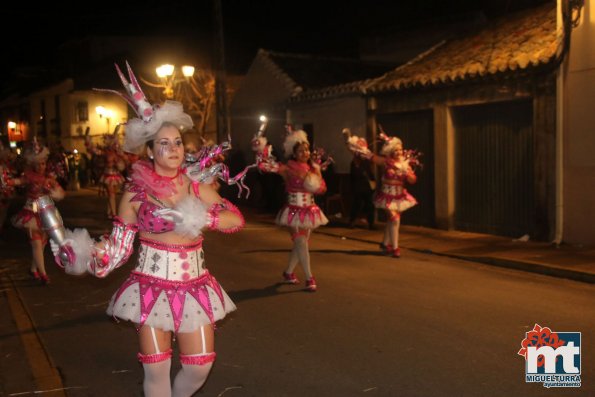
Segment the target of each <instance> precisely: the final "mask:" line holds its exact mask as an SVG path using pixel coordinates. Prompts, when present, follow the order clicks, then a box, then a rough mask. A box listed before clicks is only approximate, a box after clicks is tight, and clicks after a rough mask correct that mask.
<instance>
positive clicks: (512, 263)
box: [314, 230, 595, 284]
mask: <svg viewBox="0 0 595 397" xmlns="http://www.w3.org/2000/svg"><path fill="white" fill-rule="evenodd" d="M314 233H318V234H323V235H327V236H333V237H337V238H345V239H348V240H353V241H359V242H363V243H368V244H374V245H377V244H378V242H377V241H371V240H368V239H364V238H357V237H349V236H347V235H338V234H336V233H332V232H327V231H321V230H316V231H314ZM402 247H403V248H406V249H408V250H410V251H414V252H419V253H423V254H430V255H436V256H444V257H448V258H455V259H460V260H464V261H468V262H477V263H483V264H486V265H491V266H498V267H503V268H507V269H514V270H521V271H525V272H529V273H537V274H541V275H544V276H550V277H556V278H565V279H569V280H573V281H579V282H583V283H588V284H595V274H591V273H585V272H578V271H576V270H570V269H563V268H560V267H554V266H548V265H544V264H541V263H535V262H527V261H518V260H513V259H506V258H497V257H492V256H469V255H456V254H445V253H442V252H437V251H432V250H430V249H423V248H410V247H407V246H406V245H402Z"/></svg>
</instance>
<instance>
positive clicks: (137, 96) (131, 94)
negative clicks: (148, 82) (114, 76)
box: [95, 61, 153, 122]
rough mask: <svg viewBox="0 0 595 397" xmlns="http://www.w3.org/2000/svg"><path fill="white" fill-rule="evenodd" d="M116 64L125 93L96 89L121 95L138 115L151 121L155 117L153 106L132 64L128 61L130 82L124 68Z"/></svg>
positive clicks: (127, 67) (127, 68)
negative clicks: (139, 82)
mask: <svg viewBox="0 0 595 397" xmlns="http://www.w3.org/2000/svg"><path fill="white" fill-rule="evenodd" d="M114 65H115V66H116V72H118V76H120V81H121V82H122V85H123V86H124V89H125V90H126V93H125V94H123V93H121V92H120V91H117V90H109V89H103V88H95V90H96V91H105V92H111V93H113V94H116V95H119V96H121V97H122V98H124V99H125V100H126V102H128V104H129V105H130V106H131V107H132V108H133V109H134V111H135V112H136V114H137V115H138V117H140V118H141V119H142V120H143V121H145V122H148V121H151V118H152V117H153V107H152V106H151V104H150V103H149V101H148V100H147V97H146V96H145V94H144V92H143V90H142V88H141V87H140V85H139V84H138V80H137V79H136V76H135V75H134V72H133V71H132V68H131V67H130V64H129V63H128V61H126V70H127V71H128V78H129V79H130V82H128V80H127V79H126V76H124V73H122V70H120V67H119V66H118V64H114Z"/></svg>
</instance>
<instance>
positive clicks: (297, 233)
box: [291, 230, 310, 241]
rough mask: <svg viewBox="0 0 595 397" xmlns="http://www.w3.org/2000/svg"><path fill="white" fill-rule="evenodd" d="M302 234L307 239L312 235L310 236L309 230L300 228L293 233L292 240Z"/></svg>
mask: <svg viewBox="0 0 595 397" xmlns="http://www.w3.org/2000/svg"><path fill="white" fill-rule="evenodd" d="M300 236H304V237H306V240H310V236H308V230H298V231H297V232H295V233H292V234H291V241H295V239H297V238H298V237H300Z"/></svg>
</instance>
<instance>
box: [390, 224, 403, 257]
mask: <svg viewBox="0 0 595 397" xmlns="http://www.w3.org/2000/svg"><path fill="white" fill-rule="evenodd" d="M400 226H401V217H400V216H396V217H395V218H394V219H393V220H392V221H391V222H390V229H391V240H392V245H393V247H394V249H397V248H399V227H400Z"/></svg>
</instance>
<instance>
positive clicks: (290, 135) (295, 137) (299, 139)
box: [283, 125, 310, 158]
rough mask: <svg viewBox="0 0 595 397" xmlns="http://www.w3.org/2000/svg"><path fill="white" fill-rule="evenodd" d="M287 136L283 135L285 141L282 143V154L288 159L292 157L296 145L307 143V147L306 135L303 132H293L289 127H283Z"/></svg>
mask: <svg viewBox="0 0 595 397" xmlns="http://www.w3.org/2000/svg"><path fill="white" fill-rule="evenodd" d="M285 128H286V129H287V134H286V135H285V141H283V153H284V154H285V157H286V158H290V157H291V156H292V155H293V148H294V147H295V145H296V143H307V144H308V145H309V144H310V142H308V134H306V131H304V130H294V129H293V128H292V127H291V125H287V126H285Z"/></svg>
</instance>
